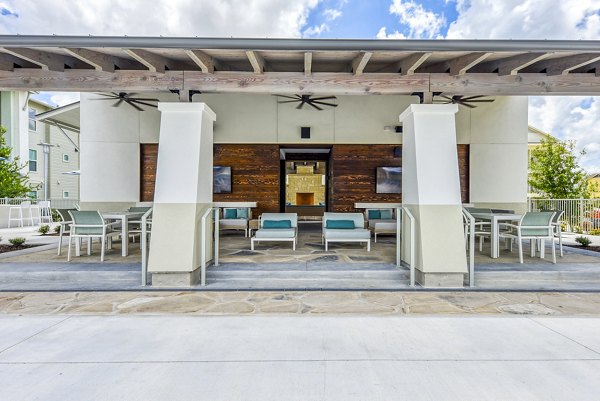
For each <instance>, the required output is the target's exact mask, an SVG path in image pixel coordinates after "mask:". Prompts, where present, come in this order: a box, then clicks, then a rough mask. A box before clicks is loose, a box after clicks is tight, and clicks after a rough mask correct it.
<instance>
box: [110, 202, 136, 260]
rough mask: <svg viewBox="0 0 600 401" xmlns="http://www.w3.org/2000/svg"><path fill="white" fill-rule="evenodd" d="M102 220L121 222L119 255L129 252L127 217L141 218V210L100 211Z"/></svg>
mask: <svg viewBox="0 0 600 401" xmlns="http://www.w3.org/2000/svg"><path fill="white" fill-rule="evenodd" d="M101 214H102V218H103V219H104V220H111V221H120V222H121V256H123V257H125V256H127V255H128V254H129V219H130V218H136V217H138V218H140V219H141V218H142V216H143V215H144V213H143V212H102V213H101Z"/></svg>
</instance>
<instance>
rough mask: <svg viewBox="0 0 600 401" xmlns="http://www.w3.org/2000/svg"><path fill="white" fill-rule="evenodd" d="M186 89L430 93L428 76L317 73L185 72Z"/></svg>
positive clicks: (333, 92) (238, 91)
mask: <svg viewBox="0 0 600 401" xmlns="http://www.w3.org/2000/svg"><path fill="white" fill-rule="evenodd" d="M184 88H185V89H189V90H199V91H201V92H202V93H208V92H215V93H219V92H221V93H281V94H314V93H319V94H330V95H346V94H347V95H368V94H410V93H412V92H426V91H429V79H428V77H427V75H426V74H414V75H410V76H406V77H403V76H400V75H399V74H374V73H364V74H361V75H359V76H356V75H354V74H352V73H324V72H318V73H315V72H313V73H312V74H311V76H310V77H307V76H305V75H304V73H303V72H267V73H264V74H253V73H248V72H219V71H217V72H215V73H214V74H211V75H206V74H202V73H200V72H199V71H190V72H188V71H186V72H185V86H184Z"/></svg>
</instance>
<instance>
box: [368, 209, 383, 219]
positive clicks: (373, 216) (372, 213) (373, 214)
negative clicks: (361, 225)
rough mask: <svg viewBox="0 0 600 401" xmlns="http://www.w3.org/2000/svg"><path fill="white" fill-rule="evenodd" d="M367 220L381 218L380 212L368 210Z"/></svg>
mask: <svg viewBox="0 0 600 401" xmlns="http://www.w3.org/2000/svg"><path fill="white" fill-rule="evenodd" d="M368 216H369V220H377V219H380V218H381V210H369V212H368Z"/></svg>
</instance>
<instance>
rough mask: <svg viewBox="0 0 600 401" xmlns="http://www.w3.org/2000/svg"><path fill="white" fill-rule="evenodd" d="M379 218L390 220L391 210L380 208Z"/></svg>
mask: <svg viewBox="0 0 600 401" xmlns="http://www.w3.org/2000/svg"><path fill="white" fill-rule="evenodd" d="M380 218H381V219H382V220H390V219H391V218H392V211H391V210H382V211H381V213H380Z"/></svg>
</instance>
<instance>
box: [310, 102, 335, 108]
mask: <svg viewBox="0 0 600 401" xmlns="http://www.w3.org/2000/svg"><path fill="white" fill-rule="evenodd" d="M311 103H315V104H322V105H323V106H331V107H338V105H337V104H335V103H327V102H319V101H318V100H311Z"/></svg>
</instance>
